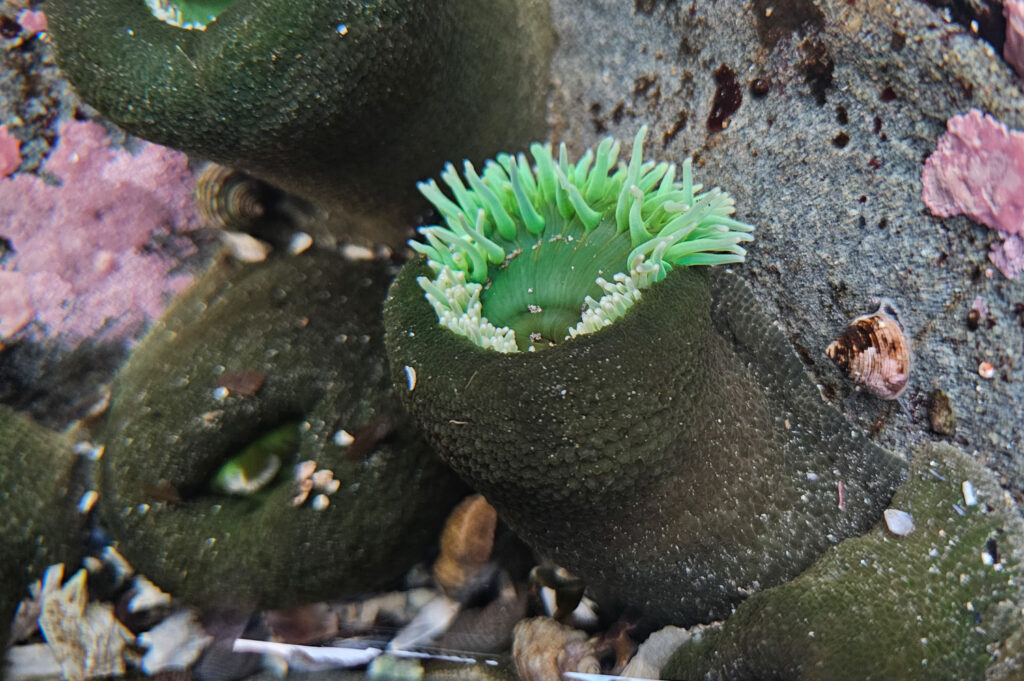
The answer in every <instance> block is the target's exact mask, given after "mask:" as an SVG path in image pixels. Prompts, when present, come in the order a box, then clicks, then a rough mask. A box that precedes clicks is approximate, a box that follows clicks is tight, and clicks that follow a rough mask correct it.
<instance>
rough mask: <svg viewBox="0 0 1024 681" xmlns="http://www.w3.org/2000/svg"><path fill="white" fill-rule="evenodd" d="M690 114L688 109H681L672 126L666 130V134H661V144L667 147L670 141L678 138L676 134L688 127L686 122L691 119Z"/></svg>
mask: <svg viewBox="0 0 1024 681" xmlns="http://www.w3.org/2000/svg"><path fill="white" fill-rule="evenodd" d="M689 118H690V115H689V114H688V113H687V112H686V109H680V110H679V113H678V114H676V120H675V121H673V123H672V127H671V128H669V129H668V130H666V131H665V134H664V135H662V136H661V146H662V148H665V147H667V146H668V143H669V142H671V141H672V140H674V139H675V138H676V135H678V134H679V133H680V131H681V130H682V129H683V128H685V127H686V122H687V121H688V120H689Z"/></svg>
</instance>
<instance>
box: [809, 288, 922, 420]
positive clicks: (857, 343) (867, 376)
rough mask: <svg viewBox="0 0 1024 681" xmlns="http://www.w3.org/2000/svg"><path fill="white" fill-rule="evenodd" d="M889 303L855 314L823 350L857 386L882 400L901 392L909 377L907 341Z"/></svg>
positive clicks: (909, 357) (905, 386)
mask: <svg viewBox="0 0 1024 681" xmlns="http://www.w3.org/2000/svg"><path fill="white" fill-rule="evenodd" d="M896 316H897V313H896V310H895V308H894V307H893V306H892V304H891V303H890V302H888V301H883V302H882V304H881V305H880V306H879V307H878V310H876V311H875V312H873V313H871V314H867V315H863V316H861V317H857V318H856V319H854V320H853V321H852V322H850V325H849V326H847V327H846V329H845V330H844V331H843V333H842V334H841V335H840V336H839V338H837V339H835V340H834V341H832V343H831V344H829V346H828V348H827V349H826V350H825V353H826V354H827V355H828V356H829V357H831V358H832V360H833V361H834V362H835V363H836V364H837V365H839V368H841V369H842V370H843V371H845V372H846V374H847V375H848V376H849V377H850V379H851V380H852V381H854V382H855V383H857V385H858V387H860V388H863V389H864V390H866V391H867V392H869V393H871V394H872V395H874V396H875V397H878V398H881V399H883V400H894V399H896V398H897V397H899V396H900V395H902V394H903V391H904V390H906V388H907V380H908V379H909V378H910V366H911V352H910V342H909V341H908V340H907V337H906V335H905V334H904V333H903V328H902V327H901V326H900V323H899V321H898V320H897V318H896Z"/></svg>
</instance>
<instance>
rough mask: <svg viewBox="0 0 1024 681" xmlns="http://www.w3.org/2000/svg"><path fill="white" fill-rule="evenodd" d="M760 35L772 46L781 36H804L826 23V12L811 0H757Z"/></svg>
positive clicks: (756, 10) (762, 42)
mask: <svg viewBox="0 0 1024 681" xmlns="http://www.w3.org/2000/svg"><path fill="white" fill-rule="evenodd" d="M753 11H754V19H755V20H756V22H757V23H756V28H757V39H758V40H759V41H760V42H761V44H762V45H763V46H765V47H766V48H768V49H769V50H770V49H772V48H774V47H775V45H776V43H778V42H779V40H781V39H782V38H784V37H786V36H788V35H791V34H792V33H798V34H799V35H800V36H805V35H807V34H808V33H810V32H813V31H820V30H821V29H822V28H824V26H825V15H824V13H822V11H821V10H820V9H818V7H817V6H816V5H815V4H814V2H812V0H754V7H753Z"/></svg>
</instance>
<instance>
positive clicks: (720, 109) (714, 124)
mask: <svg viewBox="0 0 1024 681" xmlns="http://www.w3.org/2000/svg"><path fill="white" fill-rule="evenodd" d="M715 82H716V83H718V87H717V88H716V89H715V98H714V99H713V100H712V102H711V113H710V114H708V130H709V131H711V132H721V131H722V130H725V128H726V126H727V125H728V124H729V122H728V119H729V117H730V116H732V115H733V114H734V113H736V110H737V109H739V108H740V103H741V102H742V101H743V91H742V90H741V89H740V86H739V85H737V84H736V73H735V72H734V71H733V70H732V69H730V68H729V67H728V66H726V65H725V64H722V65H721V66H719V67H718V68H717V69H715Z"/></svg>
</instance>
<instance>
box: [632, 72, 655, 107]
mask: <svg viewBox="0 0 1024 681" xmlns="http://www.w3.org/2000/svg"><path fill="white" fill-rule="evenodd" d="M641 97H643V98H644V99H646V100H647V108H648V110H650V111H654V110H655V109H657V108H658V105H659V104H660V103H661V86H659V85H658V74H656V73H652V74H650V75H646V76H640V77H639V78H637V79H636V80H634V81H633V101H634V102H636V101H637V100H638V99H640V98H641Z"/></svg>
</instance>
